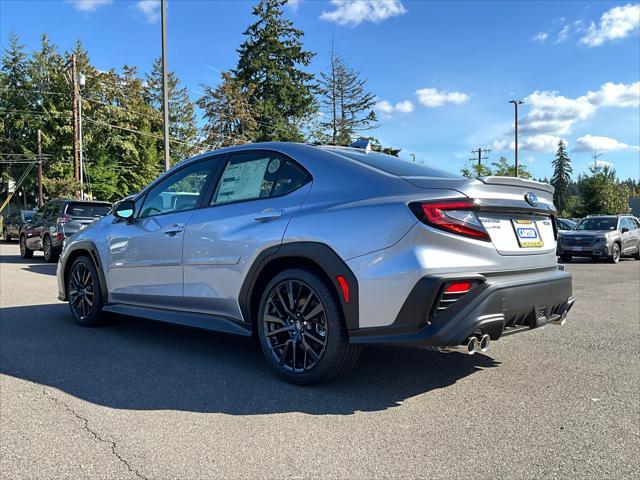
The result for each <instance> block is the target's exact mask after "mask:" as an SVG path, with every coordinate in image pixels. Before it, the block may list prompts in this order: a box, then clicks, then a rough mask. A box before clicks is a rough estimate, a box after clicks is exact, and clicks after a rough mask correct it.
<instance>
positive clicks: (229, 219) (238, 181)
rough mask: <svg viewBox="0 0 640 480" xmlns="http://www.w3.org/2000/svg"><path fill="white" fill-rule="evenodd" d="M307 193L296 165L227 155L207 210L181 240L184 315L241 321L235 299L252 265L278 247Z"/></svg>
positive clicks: (257, 155) (263, 154)
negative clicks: (264, 254)
mask: <svg viewBox="0 0 640 480" xmlns="http://www.w3.org/2000/svg"><path fill="white" fill-rule="evenodd" d="M310 188H311V177H310V175H309V173H308V172H306V171H305V170H304V169H303V168H302V167H301V166H300V165H298V164H297V163H295V162H294V161H292V160H290V159H288V158H285V157H283V156H281V155H279V154H277V153H274V152H270V151H248V152H241V153H235V154H232V155H230V156H229V158H228V159H227V161H226V164H225V165H224V169H223V171H222V174H221V175H220V178H219V179H218V180H217V185H216V186H215V187H214V188H213V189H212V190H213V192H212V193H211V194H210V195H209V197H210V198H208V199H206V200H207V206H203V208H201V209H199V210H197V211H196V212H195V213H194V214H193V216H192V217H191V219H190V220H189V223H188V225H187V229H186V232H185V240H184V297H185V302H186V304H187V307H188V308H189V310H191V311H194V312H201V313H209V314H214V315H220V316H224V317H230V318H234V319H238V320H240V319H242V315H241V313H240V308H239V304H238V295H239V293H240V288H241V285H242V281H243V279H244V277H245V275H246V273H247V270H248V269H249V267H250V266H251V265H252V264H253V260H254V259H255V258H256V257H257V255H258V254H259V253H260V252H262V251H263V250H264V249H265V248H268V247H271V246H274V245H280V243H282V237H283V235H284V233H285V230H286V228H287V225H288V223H289V220H290V219H291V216H292V215H294V214H295V213H296V212H297V211H298V210H299V209H300V206H301V205H302V202H303V201H304V199H305V198H306V197H307V195H308V193H309V190H310Z"/></svg>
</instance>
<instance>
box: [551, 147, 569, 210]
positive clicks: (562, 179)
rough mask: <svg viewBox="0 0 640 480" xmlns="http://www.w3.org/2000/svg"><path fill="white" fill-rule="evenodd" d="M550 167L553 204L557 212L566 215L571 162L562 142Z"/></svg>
mask: <svg viewBox="0 0 640 480" xmlns="http://www.w3.org/2000/svg"><path fill="white" fill-rule="evenodd" d="M552 165H553V177H551V185H553V188H555V191H554V192H553V203H555V205H556V208H557V209H558V212H560V213H561V214H562V215H566V210H567V202H568V199H569V186H570V184H571V173H572V172H573V168H571V160H570V159H569V157H568V156H567V147H566V145H565V143H564V141H563V140H560V141H559V142H558V150H557V151H556V158H554V160H553V162H552Z"/></svg>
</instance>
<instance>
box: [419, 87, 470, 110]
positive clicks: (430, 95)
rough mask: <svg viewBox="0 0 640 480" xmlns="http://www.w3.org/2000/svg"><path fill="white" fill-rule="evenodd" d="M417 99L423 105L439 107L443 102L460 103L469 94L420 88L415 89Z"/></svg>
mask: <svg viewBox="0 0 640 480" xmlns="http://www.w3.org/2000/svg"><path fill="white" fill-rule="evenodd" d="M416 95H417V96H418V101H419V102H420V103H421V104H422V105H424V106H425V107H430V108H434V107H441V106H443V105H444V104H445V103H453V104H455V105H462V104H463V103H467V102H468V101H469V98H470V97H469V95H467V94H466V93H462V92H449V91H447V90H438V89H436V88H421V89H420V90H416Z"/></svg>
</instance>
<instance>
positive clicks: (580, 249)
mask: <svg viewBox="0 0 640 480" xmlns="http://www.w3.org/2000/svg"><path fill="white" fill-rule="evenodd" d="M571 251H573V252H581V251H582V247H580V246H578V247H575V246H574V247H571Z"/></svg>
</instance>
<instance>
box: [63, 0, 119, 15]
mask: <svg viewBox="0 0 640 480" xmlns="http://www.w3.org/2000/svg"><path fill="white" fill-rule="evenodd" d="M66 3H70V4H72V5H73V7H74V8H75V9H76V10H80V11H81V12H93V11H94V10H95V9H96V8H98V7H103V6H105V5H109V4H111V3H113V0H66Z"/></svg>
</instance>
